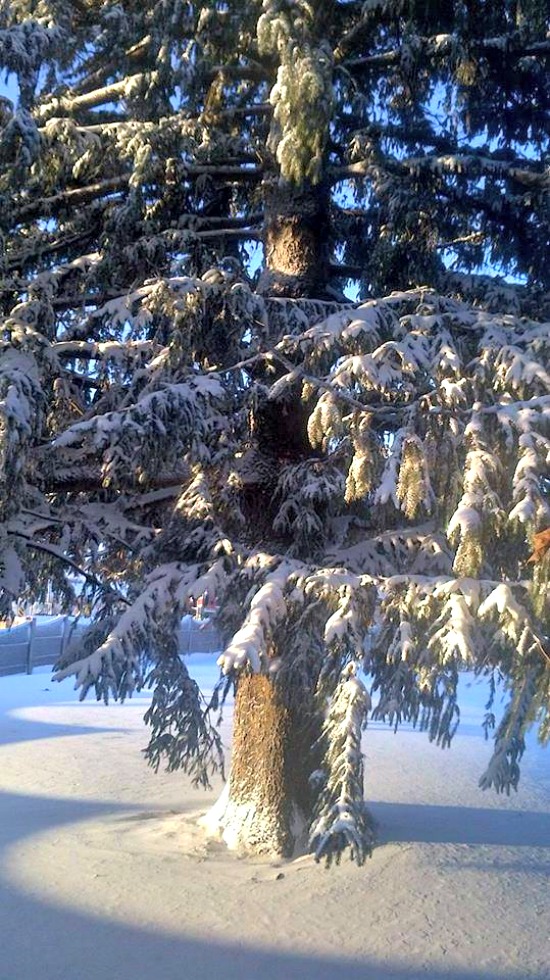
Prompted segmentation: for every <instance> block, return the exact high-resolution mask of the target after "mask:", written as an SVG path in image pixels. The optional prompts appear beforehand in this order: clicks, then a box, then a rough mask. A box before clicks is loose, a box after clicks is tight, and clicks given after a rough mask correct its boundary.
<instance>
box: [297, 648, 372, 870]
mask: <svg viewBox="0 0 550 980" xmlns="http://www.w3.org/2000/svg"><path fill="white" fill-rule="evenodd" d="M370 706H371V705H370V697H369V695H368V693H367V690H366V688H365V686H364V684H363V683H362V681H361V680H360V679H359V678H358V677H357V673H356V667H355V664H353V663H352V664H348V666H347V667H346V668H345V670H344V672H343V676H342V678H341V680H340V682H339V684H338V686H337V688H336V691H335V693H334V695H333V697H332V698H331V701H330V705H329V708H328V712H327V716H326V719H325V722H324V725H323V733H322V742H323V744H324V746H325V753H324V758H323V772H321V773H319V774H317V773H316V774H314V775H315V776H317V775H319V778H320V779H322V780H323V783H322V788H321V790H320V793H319V797H318V801H317V804H316V808H315V813H314V817H313V821H312V824H311V828H310V833H309V841H310V847H311V850H312V851H313V852H314V854H315V858H316V860H317V861H321V860H325V861H326V863H327V865H330V864H331V862H332V861H333V860H335V861H336V863H338V862H339V861H340V857H341V855H342V852H343V851H344V850H345V848H346V847H349V848H350V856H351V858H352V860H354V861H356V862H357V864H363V863H364V861H365V858H366V857H367V856H368V855H369V854H370V853H371V849H372V844H373V839H374V835H373V829H372V824H371V822H370V820H369V817H368V814H367V811H366V808H365V803H364V799H363V756H362V753H361V733H362V729H363V726H364V724H365V721H366V717H367V712H368V710H369V708H370Z"/></svg>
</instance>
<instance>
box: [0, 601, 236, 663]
mask: <svg viewBox="0 0 550 980" xmlns="http://www.w3.org/2000/svg"><path fill="white" fill-rule="evenodd" d="M85 629H86V623H83V622H79V621H78V620H75V619H74V617H72V616H55V617H45V616H38V617H36V616H33V617H32V618H29V619H27V621H26V622H24V623H19V624H18V625H16V626H12V627H10V628H9V629H0V677H2V676H6V675H7V674H32V671H33V668H34V667H43V666H49V665H51V664H54V663H55V662H56V660H58V659H59V657H60V655H61V654H62V652H63V651H64V650H65V648H66V646H67V644H68V643H73V642H75V641H78V637H79V636H81V635H82V634H83V632H84V630H85ZM179 649H180V653H181V654H191V653H215V652H216V651H217V650H219V649H220V640H219V635H218V633H217V630H216V629H215V628H214V626H213V625H212V623H210V622H209V621H208V620H203V621H202V622H199V621H197V620H194V619H191V618H187V619H185V620H184V621H183V622H182V625H181V629H180V640H179Z"/></svg>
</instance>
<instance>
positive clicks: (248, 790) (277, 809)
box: [205, 674, 311, 856]
mask: <svg viewBox="0 0 550 980" xmlns="http://www.w3.org/2000/svg"><path fill="white" fill-rule="evenodd" d="M310 741H311V729H309V730H308V731H306V729H305V726H304V725H303V724H302V723H301V720H300V719H299V718H298V717H296V715H295V712H293V711H292V710H291V709H290V708H288V707H287V706H286V705H285V704H284V702H283V698H282V696H281V693H280V690H279V689H278V688H277V686H276V685H275V684H274V683H273V682H272V680H271V679H270V678H269V677H267V676H265V675H263V674H252V675H247V676H244V677H242V678H241V679H240V681H239V685H238V690H237V696H236V701H235V712H234V723H233V749H232V757H231V771H230V776H229V781H228V784H227V786H226V788H225V790H224V792H223V793H222V796H221V797H220V799H219V800H218V802H217V803H216V804H215V806H214V807H213V809H212V810H211V811H210V814H208V815H207V818H206V821H205V823H206V825H207V827H208V829H209V830H210V831H211V832H214V833H216V834H218V835H220V836H221V837H222V839H223V840H224V841H225V842H226V844H227V845H228V846H229V847H230V848H235V849H243V850H247V851H253V852H256V853H261V854H272V855H279V856H289V855H290V854H292V852H293V850H294V848H295V846H296V844H297V842H298V840H299V838H300V836H301V835H302V834H303V831H304V826H305V823H306V821H307V818H308V816H309V812H308V811H309V808H310V790H309V782H308V777H309V774H310V771H311V752H310V744H309V743H310Z"/></svg>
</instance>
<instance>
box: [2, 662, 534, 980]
mask: <svg viewBox="0 0 550 980" xmlns="http://www.w3.org/2000/svg"><path fill="white" fill-rule="evenodd" d="M214 659H215V658H212V657H210V658H208V657H207V656H198V657H196V658H195V657H192V658H190V662H189V666H190V670H191V672H192V673H193V675H194V676H196V678H197V679H198V680H200V682H201V684H202V685H203V686H204V688H205V689H208V686H209V684H210V685H211V684H212V683H213V682H214V680H215V677H216V675H217V671H216V669H215V667H214ZM467 683H469V682H467ZM464 695H465V697H464V698H463V699H462V703H463V705H464V708H463V717H462V723H461V728H460V729H459V734H458V735H457V737H456V742H455V744H454V745H453V748H452V750H451V752H450V753H447V752H442V751H441V750H440V749H437V748H436V747H435V746H433V745H430V744H429V743H428V741H427V739H426V737H425V736H423V735H421V734H418V733H416V732H412V731H410V730H403V731H401V732H400V733H399V734H398V735H397V736H394V735H393V734H392V733H391V731H389V729H388V728H387V727H384V726H382V725H381V724H378V723H375V724H372V723H371V724H370V725H369V728H368V730H367V732H366V734H365V737H364V742H363V749H364V751H365V753H366V789H367V793H366V795H367V799H368V800H369V801H371V802H370V803H369V805H370V807H371V810H372V814H373V816H374V818H375V819H376V820H377V821H378V825H379V831H378V832H379V837H380V841H381V843H380V846H379V847H378V848H377V849H376V850H375V852H374V856H373V858H372V859H371V860H369V861H368V862H367V864H366V865H365V866H364V867H363V868H357V867H356V866H355V865H354V864H353V863H352V862H350V861H348V860H344V861H343V862H342V864H341V865H340V867H338V868H333V869H332V870H330V871H328V872H327V871H326V870H325V869H324V868H323V867H322V866H319V865H315V864H314V862H313V860H312V859H311V858H310V857H304V858H299V859H295V860H294V861H290V862H285V863H283V862H275V863H274V862H273V861H272V860H269V859H260V858H255V859H254V860H249V859H246V860H243V859H239V858H238V857H237V856H235V855H234V854H231V853H230V852H228V851H227V849H226V848H225V846H224V845H223V844H221V843H219V842H217V841H215V840H208V839H207V837H206V835H205V833H204V830H203V828H200V827H199V826H198V823H197V815H198V814H199V813H201V812H204V810H205V809H206V808H207V807H209V806H211V805H212V803H213V802H214V799H215V797H216V795H217V794H218V792H219V790H220V789H221V787H220V786H219V785H216V786H215V787H214V789H213V791H212V792H211V793H207V794H203V793H201V792H200V791H198V790H193V789H192V788H191V787H190V784H189V782H188V781H187V780H186V779H184V778H182V777H181V776H180V775H171V776H168V775H166V774H163V773H161V774H159V775H158V776H155V775H154V774H153V773H152V771H151V770H149V769H148V768H147V767H146V765H145V763H144V761H143V758H142V756H141V753H140V749H141V748H142V747H143V745H144V743H145V741H146V732H145V731H144V726H143V722H142V715H143V712H144V709H145V707H146V706H147V704H148V703H149V699H148V697H147V696H145V695H137V696H135V697H134V698H133V699H132V701H130V702H128V703H127V704H125V705H112V706H109V707H105V706H104V705H102V704H94V703H92V702H88V701H87V702H84V703H79V702H78V701H77V700H76V696H75V695H74V694H73V692H72V691H71V684H70V682H63V683H62V684H51V682H50V678H49V673H48V672H47V670H44V671H41V672H36V673H35V674H33V675H32V676H31V677H26V676H19V677H8V678H3V679H1V680H0V790H1V792H0V846H1V848H2V861H1V864H0V908H1V909H2V967H1V970H0V975H1V976H2V980H4V978H6V980H8V978H9V980H61V978H65V977H71V980H105V978H106V977H110V978H116V980H150V978H151V977H160V978H162V980H181V978H182V977H184V978H185V980H199V978H200V980H210V978H214V977H217V976H223V977H224V980H243V978H255V977H262V978H263V980H283V978H287V977H296V978H297V977H299V978H300V980H314V978H315V980H344V978H346V980H419V978H420V977H422V978H426V977H427V978H430V980H444V978H446V977H448V978H449V980H519V978H527V977H529V978H531V980H543V978H544V977H545V976H547V964H548V957H547V952H548V951H547V936H548V930H547V923H548V921H549V919H550V896H549V890H548V873H549V871H550V756H549V755H548V754H547V753H546V754H545V752H544V751H543V750H541V749H538V748H537V746H536V744H533V745H531V746H530V748H529V751H528V753H527V756H526V759H525V765H524V768H523V775H522V781H521V783H520V791H519V793H518V794H517V795H514V796H513V797H511V798H500V797H496V796H493V795H489V794H485V793H482V792H481V791H479V790H478V788H477V785H476V778H475V776H476V774H477V773H478V772H479V771H480V769H481V768H482V767H483V762H484V758H487V757H488V755H489V752H490V749H489V746H488V745H486V744H485V743H484V741H483V739H482V737H481V735H480V726H479V720H480V717H481V714H482V710H481V705H480V695H479V693H478V690H477V688H476V687H475V686H472V687H466V688H465V691H464ZM229 721H230V718H229V715H228V717H227V718H226V720H225V723H224V725H225V727H224V733H225V738H226V740H227V741H228V742H229Z"/></svg>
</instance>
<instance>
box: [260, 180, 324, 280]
mask: <svg viewBox="0 0 550 980" xmlns="http://www.w3.org/2000/svg"><path fill="white" fill-rule="evenodd" d="M328 208H329V197H328V189H327V187H326V186H325V185H324V184H323V183H319V184H315V185H313V184H310V183H308V182H307V181H305V182H304V183H303V184H300V185H299V186H294V185H290V184H287V183H283V182H281V181H277V182H275V181H274V182H273V183H266V184H265V185H264V209H265V221H264V248H265V269H264V271H263V273H262V275H261V277H260V281H259V283H258V292H260V293H262V294H263V295H270V296H281V297H285V296H287V297H293V298H301V299H310V298H315V299H324V298H325V290H326V286H327V283H328V282H329V259H330V255H329V247H328Z"/></svg>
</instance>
